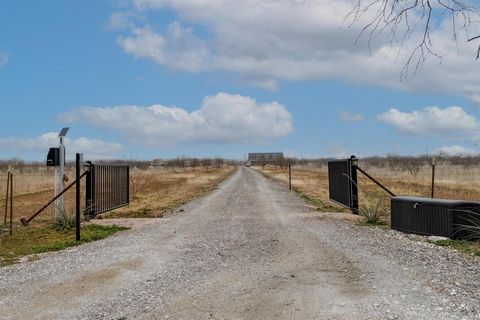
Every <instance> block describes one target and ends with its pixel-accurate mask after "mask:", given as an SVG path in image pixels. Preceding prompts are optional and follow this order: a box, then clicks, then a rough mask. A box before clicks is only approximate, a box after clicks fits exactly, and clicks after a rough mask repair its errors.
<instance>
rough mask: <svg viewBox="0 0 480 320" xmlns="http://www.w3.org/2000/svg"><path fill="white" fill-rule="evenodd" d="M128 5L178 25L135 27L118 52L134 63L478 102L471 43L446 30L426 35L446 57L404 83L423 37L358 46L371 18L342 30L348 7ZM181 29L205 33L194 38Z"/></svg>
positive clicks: (345, 3)
mask: <svg viewBox="0 0 480 320" xmlns="http://www.w3.org/2000/svg"><path fill="white" fill-rule="evenodd" d="M132 1H133V3H134V7H135V8H136V9H137V10H138V11H137V12H142V13H143V12H147V10H154V9H157V10H162V9H171V10H174V11H175V12H176V13H177V14H178V17H179V18H178V19H179V21H176V22H174V23H173V24H172V25H171V26H170V27H169V28H168V29H167V30H166V31H165V32H159V31H156V30H154V29H152V28H151V27H149V26H148V24H147V25H145V26H144V27H142V28H132V29H131V33H130V34H127V35H124V36H122V37H120V38H119V40H118V43H119V45H120V46H121V47H122V48H123V49H124V50H125V52H127V53H129V54H132V55H134V56H135V57H137V58H148V59H151V60H153V61H155V62H156V63H158V64H161V65H165V66H167V67H170V68H173V69H179V70H183V71H188V72H204V71H227V72H232V73H235V74H238V75H239V76H240V77H241V78H242V79H245V80H246V81H247V82H249V83H251V84H254V85H257V86H260V87H263V88H266V89H276V88H277V87H278V82H279V81H283V80H287V81H297V80H315V79H325V78H342V79H347V80H350V81H353V82H358V83H363V84H380V85H386V86H390V87H394V88H397V89H402V90H411V91H436V92H443V91H447V92H451V93H456V94H460V95H463V96H466V97H468V98H470V99H472V100H478V92H479V90H480V77H478V63H477V62H476V61H475V53H476V52H475V51H476V50H475V49H476V47H475V43H469V44H467V43H466V41H465V39H464V38H460V39H458V46H457V45H456V44H455V42H454V41H453V40H452V39H451V32H450V31H449V28H450V26H449V25H448V24H447V23H438V26H437V28H436V29H432V30H431V39H432V43H433V45H434V46H435V47H434V48H433V49H434V50H435V52H436V53H438V54H439V55H442V56H444V57H445V58H444V59H443V61H442V63H441V64H439V60H437V59H436V58H434V57H432V58H431V59H429V60H427V61H426V62H425V63H424V64H423V66H422V70H420V72H419V73H418V74H417V75H416V76H415V77H412V78H409V79H408V81H403V82H402V81H401V80H400V77H401V76H400V75H401V72H402V69H403V67H404V63H405V62H406V60H407V59H408V57H409V54H410V53H411V52H412V50H413V49H414V48H415V46H416V45H417V43H418V39H419V38H420V36H421V34H417V33H413V34H412V36H411V38H409V40H408V41H407V42H406V43H405V44H404V45H403V47H402V48H401V50H400V47H399V46H398V47H395V46H393V47H392V46H391V45H390V43H389V41H388V37H387V36H386V35H385V36H380V37H378V38H376V39H375V41H374V42H373V43H372V45H371V47H370V48H369V46H368V43H367V40H365V41H360V42H359V43H358V44H357V45H355V44H354V43H355V40H356V39H357V37H358V35H359V34H360V32H361V28H362V27H363V26H364V25H365V21H368V20H369V19H371V16H368V14H367V15H366V16H365V17H364V19H365V20H363V21H360V22H359V23H357V24H354V25H353V26H351V27H346V26H345V21H344V18H345V16H346V15H347V13H349V12H350V10H351V9H352V8H353V5H354V2H353V1H351V0H312V1H271V0H264V1H261V0H243V1H237V0H225V1H216V0H132ZM371 13H372V14H373V11H372V12H371ZM292 21H294V23H292ZM182 25H189V26H192V25H193V26H195V27H199V28H200V29H201V30H206V32H202V36H197V35H196V34H195V32H194V31H195V30H192V29H190V28H184V27H182ZM399 32H400V31H399ZM205 34H206V35H205ZM398 50H400V54H398ZM365 75H368V76H365Z"/></svg>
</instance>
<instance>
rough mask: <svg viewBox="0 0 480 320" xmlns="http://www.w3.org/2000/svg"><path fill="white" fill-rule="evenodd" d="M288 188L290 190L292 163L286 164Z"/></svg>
mask: <svg viewBox="0 0 480 320" xmlns="http://www.w3.org/2000/svg"><path fill="white" fill-rule="evenodd" d="M288 189H289V190H292V165H291V164H289V165H288Z"/></svg>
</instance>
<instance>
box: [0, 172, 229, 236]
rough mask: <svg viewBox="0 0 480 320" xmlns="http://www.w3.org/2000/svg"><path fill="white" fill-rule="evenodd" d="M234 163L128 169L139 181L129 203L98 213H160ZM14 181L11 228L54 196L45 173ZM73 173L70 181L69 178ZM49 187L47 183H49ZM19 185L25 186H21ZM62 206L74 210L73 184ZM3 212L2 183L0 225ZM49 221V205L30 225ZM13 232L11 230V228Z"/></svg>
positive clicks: (208, 186)
mask: <svg viewBox="0 0 480 320" xmlns="http://www.w3.org/2000/svg"><path fill="white" fill-rule="evenodd" d="M233 169H234V167H232V166H225V167H221V168H209V169H208V170H206V169H204V168H195V170H193V169H192V168H182V169H176V170H174V169H149V170H137V169H133V170H132V176H134V177H135V178H134V179H132V182H134V181H135V179H137V180H138V177H141V179H140V180H142V179H143V180H144V181H141V183H136V184H135V182H134V184H135V186H134V187H135V188H136V189H135V190H134V192H133V193H132V194H131V199H130V205H129V206H127V207H124V208H122V209H118V210H116V211H113V212H112V213H108V214H103V215H100V217H104V218H106V217H160V216H162V212H163V211H164V210H166V209H171V208H174V207H176V206H178V205H181V204H183V203H185V202H188V201H190V200H192V199H194V198H196V197H199V196H202V195H204V194H206V193H208V192H209V191H211V190H212V189H213V188H214V187H215V186H216V185H217V184H218V183H219V182H221V181H222V180H223V179H225V178H226V177H228V176H229V175H230V174H231V173H232V172H233ZM14 178H15V180H14V185H17V186H18V187H17V188H16V189H15V190H14V202H13V207H14V215H13V221H14V228H15V229H16V228H21V227H20V218H22V217H29V216H31V215H32V214H33V213H34V212H36V211H37V210H38V209H39V208H41V207H42V206H43V205H44V204H45V203H46V202H47V201H48V200H49V199H51V198H52V197H53V196H54V191H53V179H51V177H49V176H45V177H44V178H43V179H42V178H40V177H38V179H36V180H35V179H32V181H31V182H30V183H26V182H24V181H22V183H20V180H25V179H26V178H25V177H24V176H20V175H15V176H14ZM72 179H73V175H72V177H71V178H70V181H73V180H72ZM35 181H38V182H39V183H40V184H39V185H38V188H39V190H38V191H37V192H34V191H33V192H32V191H29V190H32V188H34V182H35ZM46 181H48V182H51V184H50V187H48V185H49V183H47V182H46ZM21 186H27V188H22V187H21ZM81 190H82V201H81V205H82V210H83V208H84V205H85V203H84V202H85V200H84V194H83V193H84V187H83V186H82V188H81ZM65 206H66V210H67V211H69V212H71V213H73V212H74V210H75V188H72V189H71V190H69V191H67V192H66V194H65ZM4 212H5V186H3V185H2V186H0V225H1V224H3V220H4ZM52 222H53V205H52V206H50V207H49V208H47V209H46V210H45V211H44V212H43V213H41V214H40V215H39V216H38V217H37V218H35V219H34V220H32V222H31V225H32V226H46V225H50V224H51V223H52ZM14 232H15V231H14Z"/></svg>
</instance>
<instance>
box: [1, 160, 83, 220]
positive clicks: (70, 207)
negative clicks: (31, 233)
mask: <svg viewBox="0 0 480 320" xmlns="http://www.w3.org/2000/svg"><path fill="white" fill-rule="evenodd" d="M38 171H39V170H35V171H33V170H32V171H29V170H28V168H27V169H24V170H22V172H18V171H17V172H15V171H13V222H14V226H15V227H18V226H19V225H20V219H21V218H23V217H29V216H31V215H32V214H33V213H35V212H36V211H37V210H38V209H39V208H41V207H42V206H43V205H45V204H46V203H47V202H48V201H49V200H50V199H51V198H53V197H54V196H55V191H54V189H55V187H54V181H55V177H54V173H55V171H54V170H43V171H40V172H38ZM65 174H66V177H67V179H66V180H67V183H66V185H67V184H68V183H70V182H73V181H74V180H75V172H74V170H73V169H71V168H68V170H66V172H65ZM6 187H7V172H0V215H1V221H0V222H1V223H3V218H4V216H3V215H4V212H5V206H6ZM80 193H81V199H85V181H81V189H80ZM64 199H65V213H66V214H73V213H74V211H75V187H73V188H71V189H70V190H68V191H67V192H66V193H65V195H64ZM84 202H85V201H84V200H83V201H81V210H82V211H83V210H84V208H85V203H84ZM54 209H55V203H53V204H52V205H51V206H49V207H48V208H47V209H46V210H45V212H42V214H41V215H39V217H38V218H36V219H35V220H34V221H33V224H43V223H50V222H53V221H54V211H55V210H54Z"/></svg>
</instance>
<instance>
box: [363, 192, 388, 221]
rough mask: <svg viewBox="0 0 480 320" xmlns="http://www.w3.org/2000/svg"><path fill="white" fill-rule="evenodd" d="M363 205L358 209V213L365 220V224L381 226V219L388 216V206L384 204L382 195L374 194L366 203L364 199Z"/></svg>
mask: <svg viewBox="0 0 480 320" xmlns="http://www.w3.org/2000/svg"><path fill="white" fill-rule="evenodd" d="M359 191H360V190H359ZM364 200H365V205H364V206H362V207H360V210H359V213H360V215H361V216H363V217H364V218H365V223H367V224H373V225H377V224H383V220H382V219H383V218H384V217H385V216H387V215H388V212H389V210H390V208H389V206H388V205H387V204H386V203H385V201H384V197H383V195H380V194H376V195H374V196H373V197H372V199H371V201H368V200H367V199H366V198H365V197H364Z"/></svg>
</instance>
